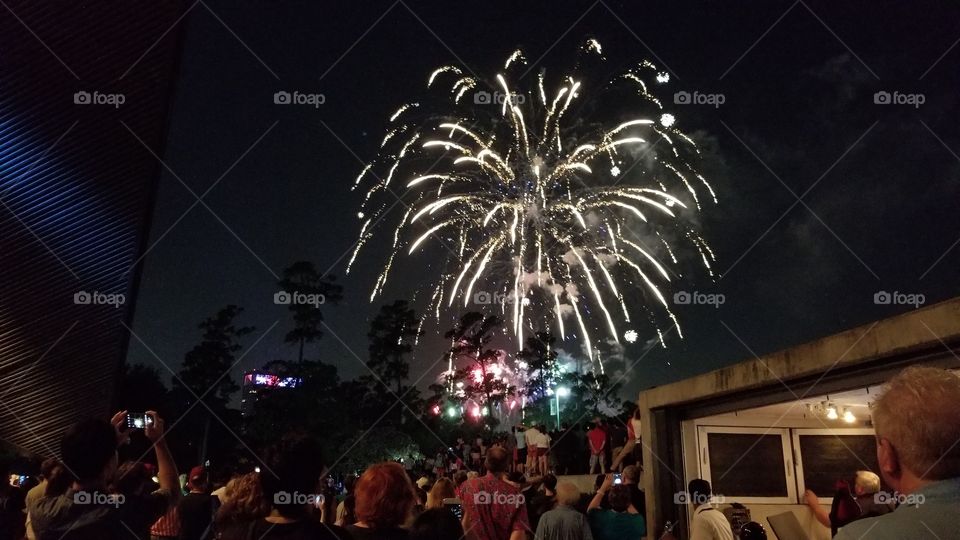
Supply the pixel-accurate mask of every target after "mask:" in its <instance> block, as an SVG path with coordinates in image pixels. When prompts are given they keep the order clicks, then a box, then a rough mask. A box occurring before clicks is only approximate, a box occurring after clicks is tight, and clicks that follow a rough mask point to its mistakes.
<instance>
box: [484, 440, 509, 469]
mask: <svg viewBox="0 0 960 540" xmlns="http://www.w3.org/2000/svg"><path fill="white" fill-rule="evenodd" d="M483 466H484V467H486V468H487V470H488V471H490V472H492V473H493V474H501V473H505V472H507V469H509V468H510V459H509V456H508V455H507V451H506V450H504V449H503V448H499V447H495V448H490V449H489V450H487V457H486V459H485V460H484V462H483Z"/></svg>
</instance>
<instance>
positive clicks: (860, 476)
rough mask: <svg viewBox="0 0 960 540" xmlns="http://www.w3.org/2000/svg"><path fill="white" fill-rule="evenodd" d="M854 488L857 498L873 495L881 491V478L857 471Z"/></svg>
mask: <svg viewBox="0 0 960 540" xmlns="http://www.w3.org/2000/svg"><path fill="white" fill-rule="evenodd" d="M854 486H855V487H854V489H855V491H856V494H857V496H860V495H873V494H874V493H876V492H878V491H880V477H879V476H877V475H876V474H875V473H872V472H870V471H857V476H856V479H855V480H854Z"/></svg>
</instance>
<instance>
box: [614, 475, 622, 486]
mask: <svg viewBox="0 0 960 540" xmlns="http://www.w3.org/2000/svg"><path fill="white" fill-rule="evenodd" d="M613 483H614V485H616V484H622V483H623V475H622V474H620V473H613Z"/></svg>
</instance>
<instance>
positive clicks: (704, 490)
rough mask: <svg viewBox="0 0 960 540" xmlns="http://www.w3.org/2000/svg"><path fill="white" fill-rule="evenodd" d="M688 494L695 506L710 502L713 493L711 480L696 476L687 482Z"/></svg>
mask: <svg viewBox="0 0 960 540" xmlns="http://www.w3.org/2000/svg"><path fill="white" fill-rule="evenodd" d="M687 495H688V496H689V500H690V504H692V505H693V507H694V508H696V507H698V506H700V505H703V504H707V503H709V502H710V496H711V495H712V492H711V491H710V482H707V481H706V480H704V479H702V478H694V479H693V480H691V481H690V483H689V484H687Z"/></svg>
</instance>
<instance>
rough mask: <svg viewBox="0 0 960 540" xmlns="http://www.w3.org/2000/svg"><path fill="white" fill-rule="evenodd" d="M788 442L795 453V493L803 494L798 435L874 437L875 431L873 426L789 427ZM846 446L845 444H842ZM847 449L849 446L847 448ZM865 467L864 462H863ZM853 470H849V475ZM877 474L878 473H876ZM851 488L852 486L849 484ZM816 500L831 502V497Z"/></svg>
mask: <svg viewBox="0 0 960 540" xmlns="http://www.w3.org/2000/svg"><path fill="white" fill-rule="evenodd" d="M790 432H791V433H790V439H791V440H790V442H791V444H792V445H793V448H794V449H795V450H794V454H795V464H796V473H797V493H799V494H801V495H802V494H803V493H804V492H805V491H806V489H807V487H806V482H805V481H804V474H803V470H804V469H803V451H802V449H801V448H802V447H801V446H800V437H801V436H802V435H835V436H838V437H842V436H843V435H871V436H874V437H876V431H875V430H874V429H873V428H854V427H851V428H843V427H837V428H791V429H790ZM844 446H846V445H844ZM847 450H849V447H848V448H847ZM863 465H864V468H866V464H863ZM853 472H854V471H851V477H852V475H853ZM878 474H879V473H878ZM850 487H851V488H852V487H853V486H850ZM817 500H818V501H820V504H831V503H832V502H833V497H819V496H818V497H817ZM799 501H800V503H803V502H804V501H803V500H802V496H801V498H800V500H799Z"/></svg>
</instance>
